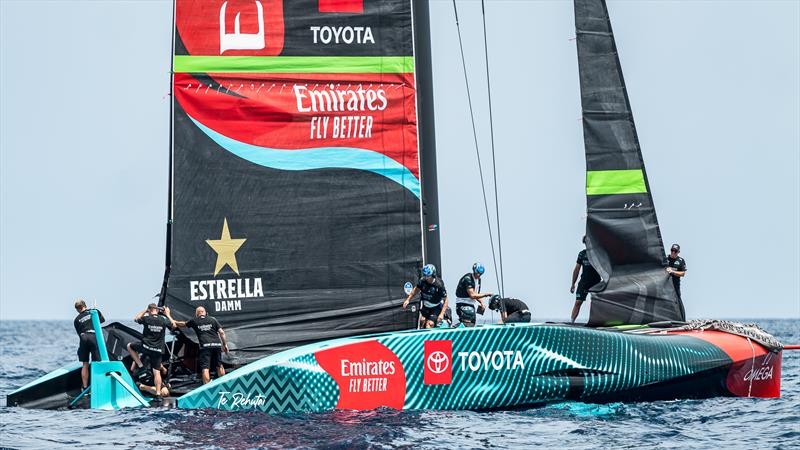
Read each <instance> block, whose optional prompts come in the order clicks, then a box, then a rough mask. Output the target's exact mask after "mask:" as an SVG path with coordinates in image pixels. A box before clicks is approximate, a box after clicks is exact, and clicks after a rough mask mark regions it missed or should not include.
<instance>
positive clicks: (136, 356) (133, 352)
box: [128, 344, 142, 367]
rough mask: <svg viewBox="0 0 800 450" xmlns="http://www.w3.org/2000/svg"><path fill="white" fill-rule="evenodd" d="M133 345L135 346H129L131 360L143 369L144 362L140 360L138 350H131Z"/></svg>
mask: <svg viewBox="0 0 800 450" xmlns="http://www.w3.org/2000/svg"><path fill="white" fill-rule="evenodd" d="M132 345H133V344H128V353H130V355H131V358H133V362H134V363H136V365H137V366H139V367H142V360H141V359H139V354H138V353H136V350H134V349H132V348H131V346H132Z"/></svg>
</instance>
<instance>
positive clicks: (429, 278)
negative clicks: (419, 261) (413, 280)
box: [403, 264, 448, 328]
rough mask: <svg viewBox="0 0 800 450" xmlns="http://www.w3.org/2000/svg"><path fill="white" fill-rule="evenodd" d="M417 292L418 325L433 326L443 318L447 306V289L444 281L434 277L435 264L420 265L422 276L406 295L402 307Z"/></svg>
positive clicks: (421, 326)
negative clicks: (418, 304) (418, 305)
mask: <svg viewBox="0 0 800 450" xmlns="http://www.w3.org/2000/svg"><path fill="white" fill-rule="evenodd" d="M417 292H419V297H420V300H421V303H422V304H421V305H420V308H419V327H420V328H433V327H435V326H436V325H437V324H438V323H439V322H441V321H442V319H443V318H444V314H445V311H447V310H448V307H447V290H445V288H444V282H442V279H441V278H437V277H436V266H434V265H433V264H426V265H425V266H424V267H422V278H420V279H419V282H417V285H416V286H415V287H414V289H412V290H411V292H410V293H409V294H408V297H406V301H404V302H403V309H406V308H407V307H408V302H410V301H411V299H412V298H414V296H415V295H416V294H417Z"/></svg>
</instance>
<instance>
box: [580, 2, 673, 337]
mask: <svg viewBox="0 0 800 450" xmlns="http://www.w3.org/2000/svg"><path fill="white" fill-rule="evenodd" d="M575 28H576V32H577V35H576V39H577V46H578V66H579V70H580V85H581V104H582V108H583V139H584V145H585V149H586V204H587V221H586V238H587V254H588V257H589V261H590V262H591V263H592V265H593V266H594V267H595V268H596V269H597V272H598V273H599V274H600V276H601V277H602V281H601V282H600V283H599V284H597V285H596V286H594V287H593V288H592V289H590V291H592V292H594V293H593V294H592V307H591V312H590V317H589V323H590V324H592V325H608V324H619V323H629V324H640V323H649V322H654V321H666V320H675V321H680V320H684V310H683V304H682V302H681V299H680V298H679V297H678V295H677V293H676V292H675V289H674V288H673V285H672V282H671V280H670V278H669V275H668V274H667V273H666V272H665V271H664V261H665V255H664V245H663V242H662V240H661V232H660V230H659V227H658V220H657V219H656V211H655V208H654V206H653V199H652V196H651V195H650V186H649V183H648V181H647V174H646V172H645V168H644V162H643V160H642V152H641V148H640V146H639V139H638V137H637V135H636V127H635V126H634V123H633V114H632V113H631V107H630V101H629V99H628V94H627V91H626V89H625V81H624V80H623V78H622V68H621V67H620V62H619V58H618V55H617V47H616V44H615V42H614V35H613V32H612V30H611V22H610V20H609V16H608V8H607V6H606V2H605V1H604V0H575Z"/></svg>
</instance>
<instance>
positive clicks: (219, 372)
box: [217, 364, 225, 377]
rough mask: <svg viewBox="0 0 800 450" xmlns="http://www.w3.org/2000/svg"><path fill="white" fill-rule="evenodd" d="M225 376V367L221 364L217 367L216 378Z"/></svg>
mask: <svg viewBox="0 0 800 450" xmlns="http://www.w3.org/2000/svg"><path fill="white" fill-rule="evenodd" d="M224 375H225V367H223V365H222V364H220V365H218V366H217V376H218V377H221V376H224Z"/></svg>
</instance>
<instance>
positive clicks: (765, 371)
mask: <svg viewBox="0 0 800 450" xmlns="http://www.w3.org/2000/svg"><path fill="white" fill-rule="evenodd" d="M773 369H774V368H773V367H772V366H761V367H760V368H758V369H756V368H755V367H753V368H752V369H750V370H749V371H748V372H747V373H746V374H745V375H744V381H764V380H771V379H772V372H773Z"/></svg>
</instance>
